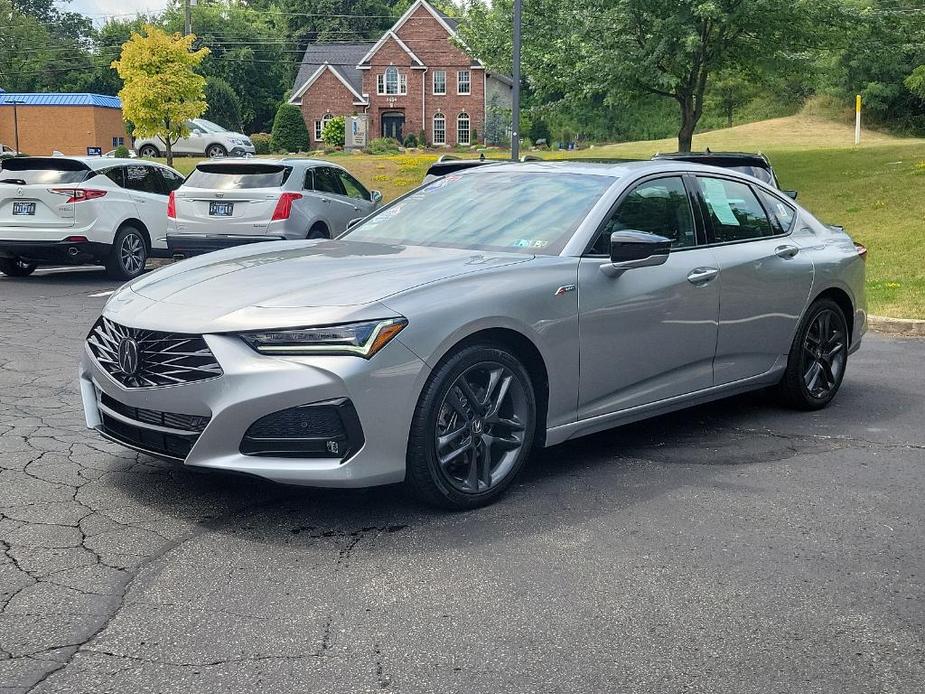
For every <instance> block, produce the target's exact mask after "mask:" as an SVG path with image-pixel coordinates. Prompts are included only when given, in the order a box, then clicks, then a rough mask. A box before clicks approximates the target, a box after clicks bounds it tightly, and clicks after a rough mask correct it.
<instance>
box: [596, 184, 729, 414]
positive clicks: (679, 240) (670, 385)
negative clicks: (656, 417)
mask: <svg viewBox="0 0 925 694" xmlns="http://www.w3.org/2000/svg"><path fill="white" fill-rule="evenodd" d="M628 229H632V230H636V231H642V232H647V233H652V234H657V235H659V236H664V237H667V238H669V239H671V240H672V244H671V252H670V254H669V255H668V259H667V260H666V261H665V263H664V264H662V265H658V266H655V267H642V268H635V269H632V270H627V271H626V272H624V273H623V274H622V275H620V276H619V277H610V276H608V275H606V274H604V273H603V272H601V265H602V264H604V263H606V262H608V260H609V246H610V234H611V233H612V232H614V231H621V230H628ZM578 267H579V269H578V296H579V334H580V342H581V346H580V357H581V360H580V363H581V369H580V375H579V402H578V409H579V413H578V416H579V419H586V418H589V417H597V416H600V415H606V414H610V413H612V412H617V411H620V410H625V409H628V408H631V407H636V406H639V405H645V404H648V403H652V402H656V401H659V400H664V399H666V398H671V397H675V396H678V395H683V394H686V393H690V392H693V391H697V390H702V389H704V388H709V387H711V386H712V385H713V355H714V353H715V349H716V322H717V317H718V315H719V283H718V281H717V277H718V271H717V270H718V268H717V265H716V260H715V255H714V251H713V249H712V248H706V247H704V246H702V245H698V238H697V232H696V227H695V223H694V215H693V212H692V207H691V203H690V198H689V196H688V193H687V190H686V187H685V185H684V181H683V179H682V177H681V176H666V177H660V178H653V179H648V180H645V181H643V182H642V183H639V184H637V186H636V187H635V188H633V189H632V190H631V191H630V192H629V193H628V194H627V195H626V196H625V197H624V198H623V200H622V201H621V202H620V204H619V205H618V207H617V209H616V211H615V212H614V213H613V215H612V216H611V218H610V220H609V221H608V222H607V225H606V226H605V228H604V230H603V232H602V234H601V237H600V238H599V239H598V241H597V242H596V243H595V245H594V248H592V251H591V252H590V253H589V254H586V255H585V256H584V257H583V258H582V259H581V262H580V264H579V266H578Z"/></svg>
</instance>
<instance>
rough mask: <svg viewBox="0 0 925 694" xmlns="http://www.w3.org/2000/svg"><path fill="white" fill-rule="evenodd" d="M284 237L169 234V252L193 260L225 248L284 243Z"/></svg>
mask: <svg viewBox="0 0 925 694" xmlns="http://www.w3.org/2000/svg"><path fill="white" fill-rule="evenodd" d="M283 239H284V237H283V236H256V235H255V236H244V235H237V234H182V233H180V234H178V233H170V232H168V233H167V252H168V254H169V255H170V256H171V257H174V256H182V257H184V258H192V257H193V256H196V255H202V254H203V253H210V252H212V251H220V250H222V249H223V248H231V247H233V246H243V245H244V244H248V243H260V242H262V241H282V240H283Z"/></svg>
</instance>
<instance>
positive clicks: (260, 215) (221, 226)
mask: <svg viewBox="0 0 925 694" xmlns="http://www.w3.org/2000/svg"><path fill="white" fill-rule="evenodd" d="M291 173H292V167H290V166H284V165H282V164H273V163H260V162H259V161H255V162H227V163H223V162H221V163H220V162H215V163H213V162H208V163H203V164H199V165H198V166H197V167H196V170H195V171H193V173H192V174H190V176H189V178H187V180H186V183H184V185H183V187H182V188H180V189H179V190H177V192H176V195H175V198H176V206H177V231H178V232H180V233H205V234H222V235H236V236H259V235H263V234H266V233H267V228H268V226H269V224H270V220H271V219H272V217H273V211H274V210H275V209H276V203H277V202H278V201H279V197H280V194H281V193H282V190H281V189H282V186H283V184H285V182H286V181H287V180H288V178H289V175H290V174H291Z"/></svg>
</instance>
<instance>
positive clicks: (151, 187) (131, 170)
mask: <svg viewBox="0 0 925 694" xmlns="http://www.w3.org/2000/svg"><path fill="white" fill-rule="evenodd" d="M125 187H126V188H128V189H129V190H137V191H138V192H139V193H156V194H158V195H163V194H164V191H163V189H162V187H161V180H160V176H158V175H157V171H156V170H155V169H154V167H153V166H144V165H143V164H129V165H128V166H126V167H125Z"/></svg>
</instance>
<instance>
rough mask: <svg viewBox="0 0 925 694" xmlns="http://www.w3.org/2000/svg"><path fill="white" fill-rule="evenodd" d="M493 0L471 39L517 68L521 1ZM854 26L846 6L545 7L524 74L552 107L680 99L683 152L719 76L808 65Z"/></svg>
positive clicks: (702, 0)
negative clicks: (513, 54)
mask: <svg viewBox="0 0 925 694" xmlns="http://www.w3.org/2000/svg"><path fill="white" fill-rule="evenodd" d="M483 1H484V0H475V4H474V5H472V6H471V7H470V9H469V12H468V14H467V18H466V21H465V22H464V25H463V36H464V38H465V40H466V42H467V43H468V44H469V45H470V46H472V47H473V48H474V49H475V51H476V53H477V54H478V55H480V56H482V57H483V60H486V61H487V62H488V63H489V64H490V65H492V66H493V67H495V68H497V69H501V70H509V69H510V58H509V56H510V41H511V31H510V26H511V0H495V1H494V2H492V4H491V5H490V6H489V5H487V4H482V2H483ZM848 18H849V13H848V11H847V10H846V6H845V5H844V3H843V0H536V1H535V2H531V3H528V4H527V5H526V6H525V7H524V20H523V21H524V27H525V30H524V46H523V61H522V62H523V71H524V74H525V76H526V78H527V81H528V84H529V85H530V86H531V87H532V88H534V89H535V90H536V93H537V96H538V97H539V98H540V100H541V101H544V102H546V103H568V102H569V101H582V100H586V99H588V98H591V97H600V98H601V99H602V100H603V102H604V103H605V104H610V105H613V104H619V103H627V102H629V101H630V100H631V99H635V98H638V97H639V96H640V95H646V94H649V95H654V96H657V97H659V98H664V99H670V100H672V101H674V102H675V103H676V105H677V108H678V114H679V121H680V127H679V129H678V148H679V149H680V150H682V151H688V150H690V147H691V142H692V139H693V135H694V131H695V130H696V128H697V124H698V122H699V121H700V117H701V116H702V115H703V109H704V97H705V94H706V90H707V86H708V84H709V82H710V78H711V77H712V76H714V75H715V74H717V73H718V72H719V71H722V70H748V69H752V68H757V67H759V66H770V65H771V64H776V65H782V64H785V63H788V62H791V61H797V60H803V61H805V60H806V59H807V57H808V56H809V55H810V53H811V52H810V51H809V50H808V48H807V47H812V49H818V48H822V47H825V46H827V45H830V44H831V42H832V41H833V40H834V37H835V35H836V34H837V30H838V29H839V28H840V27H842V26H845V25H846V24H847V20H848ZM605 28H606V30H605Z"/></svg>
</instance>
